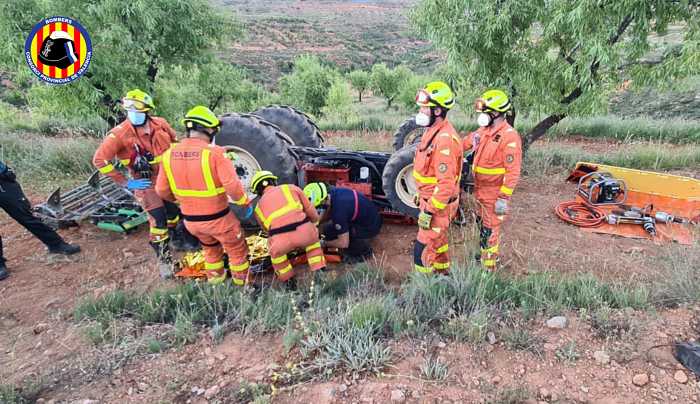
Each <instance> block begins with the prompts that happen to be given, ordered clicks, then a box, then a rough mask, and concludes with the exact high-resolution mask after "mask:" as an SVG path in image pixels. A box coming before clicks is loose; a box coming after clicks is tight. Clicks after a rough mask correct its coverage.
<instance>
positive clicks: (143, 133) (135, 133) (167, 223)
mask: <svg viewBox="0 0 700 404" xmlns="http://www.w3.org/2000/svg"><path fill="white" fill-rule="evenodd" d="M146 122H147V123H146V124H145V125H142V126H137V127H134V126H133V125H132V124H131V122H129V120H125V121H123V122H122V123H120V124H119V125H117V126H116V127H114V128H113V129H112V130H110V131H109V133H107V136H106V137H105V139H104V140H103V141H102V144H101V145H100V147H98V148H97V151H95V155H94V157H93V158H92V164H93V165H94V166H95V167H96V168H97V169H98V170H99V171H100V173H102V174H105V175H108V176H109V177H111V178H112V180H114V181H115V182H116V183H118V184H119V185H122V186H124V185H126V178H125V177H124V175H122V173H121V172H119V171H118V170H116V169H115V168H114V165H113V164H112V161H113V160H114V159H115V158H116V159H118V160H119V162H120V163H121V164H122V165H123V166H125V167H127V168H129V172H130V174H131V176H132V177H133V178H142V175H141V174H140V173H138V172H136V171H135V170H134V168H133V164H134V160H135V158H136V155H137V150H136V147H137V146H138V149H139V150H140V152H141V153H146V152H147V153H150V154H151V155H152V156H153V160H151V161H150V167H151V174H150V175H151V178H153V179H155V178H156V177H157V176H158V172H159V171H160V161H161V158H162V155H163V153H164V152H165V151H166V150H168V149H169V148H170V145H171V144H173V143H175V141H176V136H175V131H174V130H173V128H171V127H170V125H169V124H168V122H167V121H166V120H165V119H163V118H158V117H153V116H149V117H148V120H147V121H146ZM134 197H135V198H136V200H137V201H138V203H139V204H140V205H141V207H142V208H143V209H144V210H145V211H146V212H148V213H149V215H148V221H149V224H150V227H151V229H150V240H151V242H152V243H161V244H162V243H165V242H166V241H168V228H170V229H174V228H175V226H176V225H177V222H178V221H179V220H180V218H179V216H178V213H179V212H178V209H177V206H176V205H174V204H170V203H164V202H163V200H162V199H161V198H160V197H159V196H158V194H156V191H155V190H154V189H153V187H151V188H149V189H144V190H136V191H134ZM157 251H158V250H157Z"/></svg>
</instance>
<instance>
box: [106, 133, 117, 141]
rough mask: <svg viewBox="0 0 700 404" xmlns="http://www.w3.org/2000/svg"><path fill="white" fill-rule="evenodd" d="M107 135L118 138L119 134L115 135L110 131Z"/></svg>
mask: <svg viewBox="0 0 700 404" xmlns="http://www.w3.org/2000/svg"><path fill="white" fill-rule="evenodd" d="M107 137H111V138H114V139H116V138H117V135H115V134H114V133H112V132H109V133H108V134H107Z"/></svg>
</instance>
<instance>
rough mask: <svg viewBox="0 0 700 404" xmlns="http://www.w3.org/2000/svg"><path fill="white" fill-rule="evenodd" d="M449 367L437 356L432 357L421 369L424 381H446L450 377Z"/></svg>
mask: <svg viewBox="0 0 700 404" xmlns="http://www.w3.org/2000/svg"><path fill="white" fill-rule="evenodd" d="M449 373H450V371H449V367H448V366H447V364H446V363H443V362H441V361H440V359H439V358H436V357H435V355H430V356H429V357H428V358H427V359H426V360H425V362H424V363H423V364H422V365H421V367H420V374H421V377H422V378H423V379H426V380H434V381H438V382H441V381H444V380H447V377H448V376H449Z"/></svg>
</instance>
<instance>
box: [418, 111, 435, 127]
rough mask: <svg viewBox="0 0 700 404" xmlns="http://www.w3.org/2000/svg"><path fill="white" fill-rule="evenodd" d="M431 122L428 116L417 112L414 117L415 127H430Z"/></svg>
mask: <svg viewBox="0 0 700 404" xmlns="http://www.w3.org/2000/svg"><path fill="white" fill-rule="evenodd" d="M431 120H432V119H430V116H428V115H426V114H424V113H422V112H419V113H418V114H417V115H416V125H418V126H430V124H431V122H430V121H431Z"/></svg>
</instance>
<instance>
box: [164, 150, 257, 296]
mask: <svg viewBox="0 0 700 404" xmlns="http://www.w3.org/2000/svg"><path fill="white" fill-rule="evenodd" d="M224 152H225V150H224V149H223V148H221V147H218V146H214V145H211V144H210V143H208V142H207V141H205V140H201V139H193V138H188V139H184V140H183V141H182V142H180V143H179V144H177V145H174V146H173V147H172V148H171V149H169V150H168V151H166V152H165V153H164V154H163V170H162V171H161V172H160V174H159V175H158V181H157V182H156V191H157V192H158V195H160V196H161V197H162V198H163V199H166V200H170V201H173V200H175V199H177V201H179V202H180V210H181V211H182V218H183V219H184V221H185V226H186V227H187V230H189V231H190V233H192V234H193V235H194V236H195V237H197V238H198V239H199V240H200V242H201V244H202V247H203V249H204V260H205V264H204V268H205V270H206V272H207V278H208V280H209V282H210V283H214V284H218V283H222V282H223V281H224V280H225V279H226V269H225V268H224V260H223V256H224V251H226V253H227V254H228V261H229V268H228V269H230V271H231V276H232V278H233V283H234V284H235V285H238V286H243V285H245V284H246V283H247V281H248V268H249V264H248V245H247V244H246V241H245V237H244V234H243V231H242V230H241V224H240V222H239V221H238V219H237V218H236V217H235V216H234V215H233V212H231V210H230V208H229V201H228V197H227V195H228V196H230V197H231V199H232V200H233V203H234V204H236V205H240V206H243V205H246V204H248V197H247V195H246V193H245V189H244V187H243V184H241V181H240V180H239V179H238V175H236V169H235V167H234V166H233V164H232V163H231V160H229V159H228V158H226V156H224Z"/></svg>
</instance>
